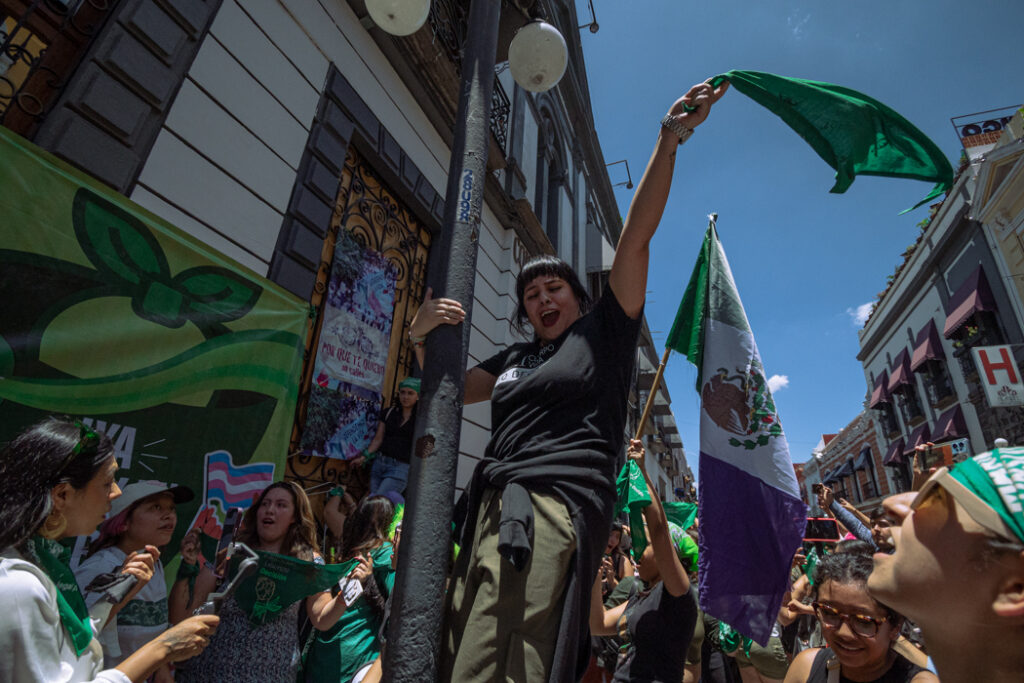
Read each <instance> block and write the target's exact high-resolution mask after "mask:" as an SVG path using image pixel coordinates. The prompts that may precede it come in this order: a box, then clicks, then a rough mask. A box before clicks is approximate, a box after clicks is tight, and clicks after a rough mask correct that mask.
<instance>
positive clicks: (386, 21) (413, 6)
mask: <svg viewBox="0 0 1024 683" xmlns="http://www.w3.org/2000/svg"><path fill="white" fill-rule="evenodd" d="M366 11H367V12H368V13H369V15H370V18H371V19H373V23H375V24H377V26H380V27H381V28H382V29H383V30H384V31H385V32H387V33H390V34H391V35H393V36H408V35H411V34H413V33H416V31H419V30H420V27H421V26H423V24H424V23H425V22H426V21H427V15H428V14H430V0H366Z"/></svg>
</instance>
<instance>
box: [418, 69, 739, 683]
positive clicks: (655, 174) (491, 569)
mask: <svg viewBox="0 0 1024 683" xmlns="http://www.w3.org/2000/svg"><path fill="white" fill-rule="evenodd" d="M725 89H726V86H725V85H722V86H720V87H719V88H717V89H716V88H713V87H712V86H711V85H709V84H707V83H702V84H700V85H696V86H694V87H693V88H691V89H690V90H689V91H688V92H687V93H686V94H685V95H684V96H683V97H681V98H679V99H678V100H677V101H676V102H675V103H674V104H672V106H671V107H670V109H669V112H668V114H667V115H666V116H665V117H664V118H663V119H662V125H661V126H660V127H659V128H658V140H657V143H656V145H655V149H654V153H653V155H652V156H651V160H650V162H649V163H648V166H647V170H646V171H645V173H644V177H643V179H642V180H641V181H640V184H639V185H638V187H637V192H636V195H635V196H634V198H633V202H632V204H631V206H630V209H629V214H628V216H627V217H626V220H625V222H624V225H623V229H622V235H621V237H620V238H619V242H618V246H617V247H616V251H615V259H614V262H613V264H612V269H611V273H610V275H609V279H608V286H607V287H606V288H605V289H604V292H603V293H602V296H601V298H600V300H599V301H598V302H597V303H596V304H595V305H594V307H593V310H589V309H590V305H589V304H590V301H589V296H588V294H587V291H586V289H585V288H584V287H583V286H582V284H581V283H580V281H579V278H578V277H577V275H576V273H575V272H574V271H573V269H572V266H570V265H569V264H567V263H565V262H564V261H561V260H559V259H557V258H553V257H547V256H544V257H537V258H535V259H532V260H531V261H529V262H528V263H527V264H526V265H524V266H523V269H522V270H521V271H520V273H519V276H518V277H517V278H516V296H517V299H518V301H517V312H516V321H517V323H518V326H519V328H520V329H522V328H524V327H525V326H526V323H527V322H529V326H530V327H531V328H532V332H533V339H532V340H531V341H528V342H524V343H520V344H513V345H512V346H510V347H508V348H507V349H505V350H503V351H501V352H500V353H498V354H497V355H495V356H493V357H491V358H489V359H487V360H485V361H484V362H483V363H481V364H480V365H478V366H476V367H474V368H472V369H471V370H469V371H468V372H467V374H466V382H465V399H464V400H465V402H466V403H474V402H477V401H486V400H488V399H490V401H491V413H492V414H491V440H490V443H489V444H488V446H487V450H486V452H485V456H484V458H483V459H482V461H481V463H480V465H479V466H478V468H477V470H476V471H475V473H474V476H473V480H472V482H471V484H470V488H469V499H468V503H469V504H468V506H467V512H468V516H467V518H466V525H465V527H464V529H463V531H462V538H461V546H462V552H461V553H460V554H459V558H458V560H457V561H456V565H455V577H454V579H453V581H452V585H451V589H450V590H449V592H448V599H449V602H448V608H447V613H448V617H447V619H446V625H445V635H444V652H443V653H442V663H441V670H442V672H443V673H442V675H443V676H444V677H446V678H451V679H453V680H460V681H480V680H486V681H491V680H503V679H505V678H506V677H511V678H513V679H516V678H518V679H523V680H525V679H527V678H529V679H530V680H551V681H559V682H561V681H566V680H572V679H574V678H575V677H576V676H577V675H578V674H581V673H582V672H583V670H584V669H585V668H586V664H587V656H586V655H587V648H586V646H585V643H586V642H587V612H588V611H589V600H590V595H589V594H590V588H591V584H592V582H593V580H594V577H595V576H596V575H597V570H598V567H599V565H600V561H601V553H602V551H603V550H604V548H605V543H606V541H607V533H608V529H609V527H610V526H611V521H612V506H613V501H614V497H615V475H616V471H615V461H616V458H617V457H618V456H619V455H620V454H621V449H622V440H623V438H622V437H623V433H624V431H625V422H626V406H627V400H626V399H627V394H628V390H629V386H630V384H631V382H632V381H633V365H634V362H635V357H636V340H637V335H638V334H639V330H640V324H641V323H640V318H641V315H642V313H643V307H644V297H645V292H646V289H647V267H648V262H649V257H650V241H651V239H652V238H653V237H654V233H655V231H656V230H657V227H658V223H659V222H660V221H661V216H662V213H663V212H664V209H665V204H666V201H667V200H668V193H669V189H670V187H671V184H672V174H673V171H674V165H675V158H676V152H677V150H678V147H679V145H680V144H681V143H682V142H683V141H684V140H686V139H688V138H689V137H690V135H691V134H692V133H693V129H694V128H695V127H696V126H698V125H699V124H701V123H702V122H703V121H704V120H705V119H706V118H707V116H708V113H709V112H710V110H711V105H712V104H713V103H714V102H715V101H717V100H718V98H719V97H721V96H722V94H724V92H725ZM652 127H653V126H652ZM464 319H465V311H464V309H463V307H462V305H461V304H460V303H459V302H457V301H455V300H453V299H446V298H437V299H435V298H433V296H432V292H431V291H430V290H428V295H427V296H426V297H425V299H424V302H423V304H422V305H421V306H420V308H419V310H418V311H417V313H416V316H415V317H414V318H413V321H412V323H411V325H410V327H409V336H410V338H411V339H412V340H413V343H414V344H416V343H420V342H422V340H423V339H424V338H425V337H426V335H427V334H429V333H430V332H431V330H433V329H434V328H435V327H437V326H438V325H441V324H450V325H454V324H459V323H461V322H462V321H463V320H464ZM416 352H417V358H418V359H419V360H420V362H421V365H422V363H423V361H424V358H423V356H424V354H423V349H422V347H417V348H416ZM531 526H532V530H533V536H532V538H531V537H530V535H529V534H528V533H527V530H528V529H529V528H531ZM499 527H500V531H499ZM534 548H537V549H540V548H543V552H533V549H534ZM485 596H486V598H487V599H484V598H485ZM581 655H582V656H581Z"/></svg>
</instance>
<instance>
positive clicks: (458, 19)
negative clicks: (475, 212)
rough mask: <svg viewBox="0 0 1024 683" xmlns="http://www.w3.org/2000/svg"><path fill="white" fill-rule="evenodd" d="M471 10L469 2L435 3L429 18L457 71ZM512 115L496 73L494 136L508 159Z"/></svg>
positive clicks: (460, 61)
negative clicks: (509, 122)
mask: <svg viewBox="0 0 1024 683" xmlns="http://www.w3.org/2000/svg"><path fill="white" fill-rule="evenodd" d="M467 9H468V8H467V6H466V3H463V2H459V0H433V2H431V3H430V15H429V16H428V19H427V21H429V22H430V28H431V30H432V31H433V32H434V39H435V40H436V41H437V42H438V44H439V45H440V46H441V47H443V48H444V51H445V52H446V53H447V54H448V58H449V59H451V60H452V64H454V65H455V68H456V69H460V68H461V67H462V46H463V45H464V44H465V43H466V18H467ZM511 113H512V102H511V100H509V97H508V93H507V92H505V88H504V87H502V85H501V81H500V80H498V76H497V74H495V76H494V91H493V93H492V94H491V134H492V135H494V139H495V141H496V142H497V143H498V146H499V147H501V152H502V154H504V155H505V156H508V119H509V115H510V114H511Z"/></svg>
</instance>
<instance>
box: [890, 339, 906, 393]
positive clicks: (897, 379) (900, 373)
mask: <svg viewBox="0 0 1024 683" xmlns="http://www.w3.org/2000/svg"><path fill="white" fill-rule="evenodd" d="M911 379H912V378H911V375H910V352H909V351H907V350H906V349H903V350H902V351H900V353H899V355H898V356H896V360H895V361H893V364H892V376H891V377H889V387H888V388H889V391H890V392H893V391H896V390H897V389H899V388H900V387H901V386H903V385H904V384H910V383H911Z"/></svg>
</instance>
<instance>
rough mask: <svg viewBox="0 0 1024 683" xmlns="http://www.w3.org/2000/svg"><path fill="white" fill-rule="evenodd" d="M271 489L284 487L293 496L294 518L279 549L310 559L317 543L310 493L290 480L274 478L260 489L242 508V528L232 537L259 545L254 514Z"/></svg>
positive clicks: (300, 557)
mask: <svg viewBox="0 0 1024 683" xmlns="http://www.w3.org/2000/svg"><path fill="white" fill-rule="evenodd" d="M274 489H284V490H285V491H287V492H288V493H289V494H291V497H292V505H293V506H294V507H295V518H294V519H293V520H292V523H291V524H290V525H289V526H288V531H287V532H286V533H285V536H284V541H283V542H282V543H281V552H282V554H285V555H290V556H292V557H295V558H298V559H300V560H306V561H307V562H308V561H311V560H312V559H313V551H314V550H315V549H316V547H317V543H316V523H315V522H314V521H313V508H312V507H311V506H310V504H309V496H307V495H306V492H305V491H303V490H302V487H301V486H299V485H298V484H296V483H295V482H293V481H276V482H274V483H273V484H271V485H270V486H268V487H267V488H265V489H263V490H262V491H260V495H258V496H256V500H255V501H253V504H252V505H250V506H249V509H248V510H246V511H245V515H244V516H243V517H242V528H241V529H239V530H238V533H237V534H236V535H235V539H236V540H237V541H239V542H241V543H245V544H246V545H248V546H250V547H253V548H254V549H255V546H257V545H259V543H258V541H259V537H258V536H257V534H256V527H257V526H259V523H258V521H257V519H256V517H257V516H258V515H259V509H260V505H262V504H263V499H264V498H266V497H267V494H268V493H270V492H271V491H273V490H274Z"/></svg>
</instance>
